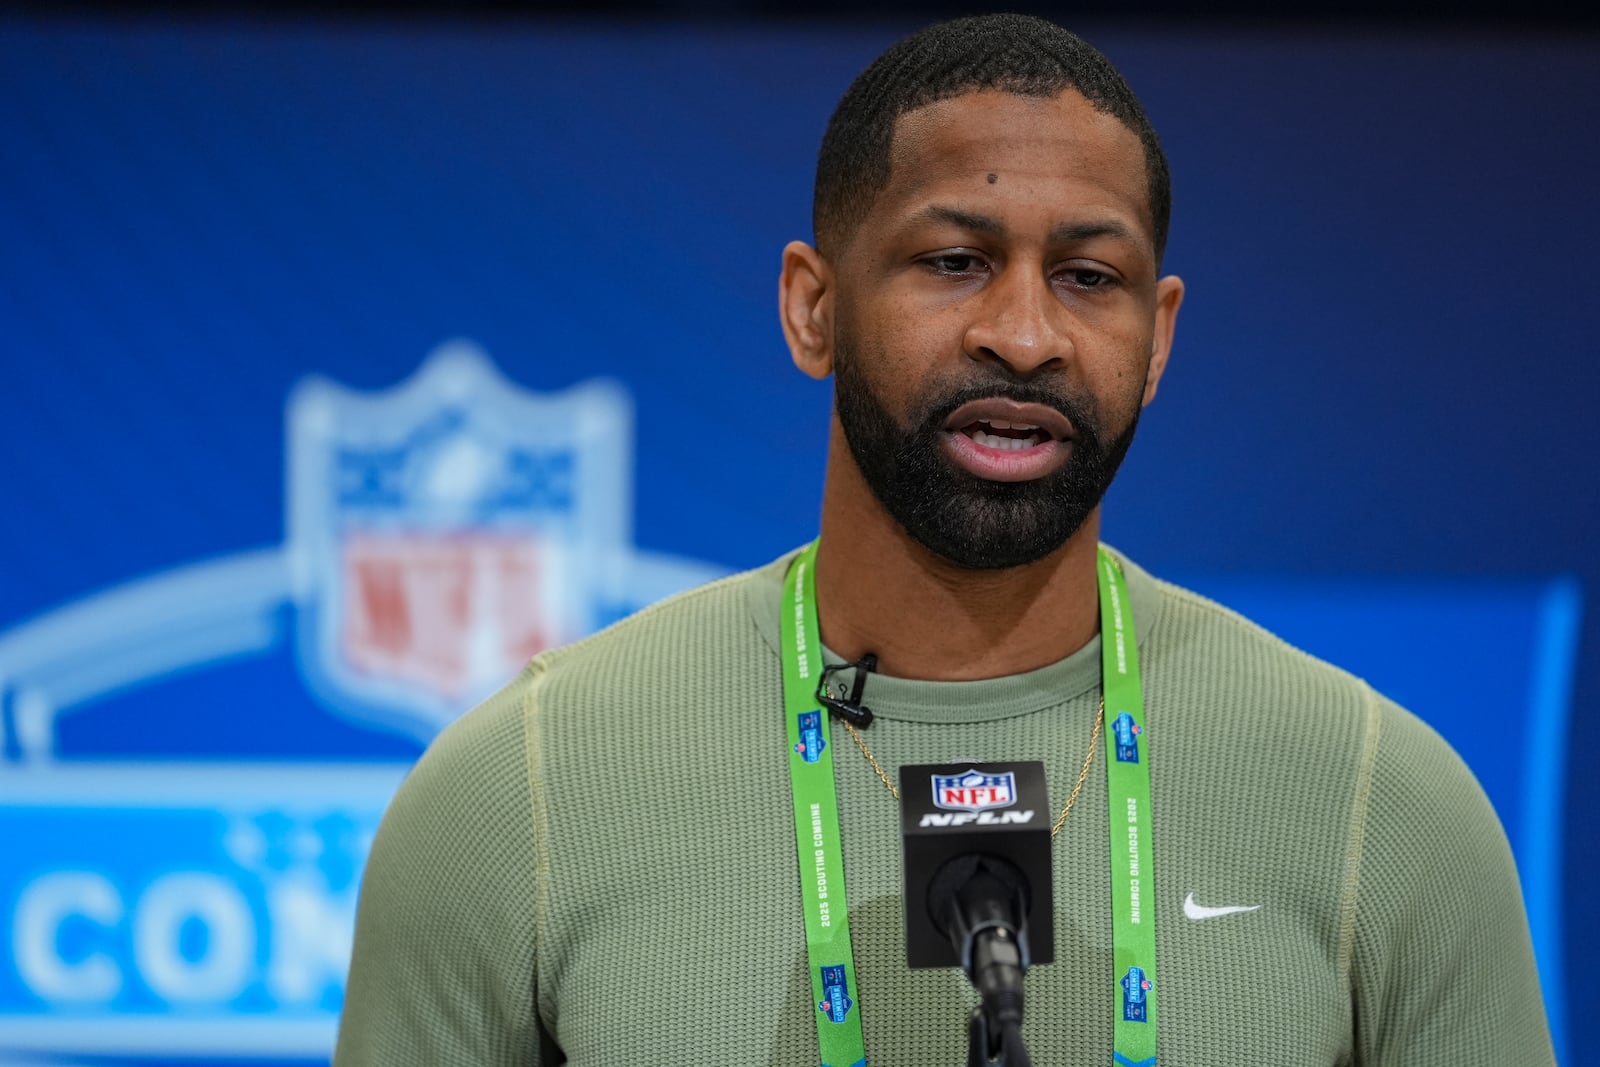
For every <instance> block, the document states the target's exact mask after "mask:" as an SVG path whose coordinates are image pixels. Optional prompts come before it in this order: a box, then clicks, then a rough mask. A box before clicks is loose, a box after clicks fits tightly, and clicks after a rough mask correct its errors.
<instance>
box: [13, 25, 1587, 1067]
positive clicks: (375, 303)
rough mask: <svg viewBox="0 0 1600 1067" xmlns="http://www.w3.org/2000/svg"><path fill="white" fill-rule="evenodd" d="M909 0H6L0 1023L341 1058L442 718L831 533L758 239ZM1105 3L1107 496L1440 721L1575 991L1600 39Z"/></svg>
mask: <svg viewBox="0 0 1600 1067" xmlns="http://www.w3.org/2000/svg"><path fill="white" fill-rule="evenodd" d="M907 28H909V27H907V26H899V25H894V26H890V25H884V26H872V27H864V26H859V25H856V26H848V27H846V26H826V25H815V26H811V25H805V26H802V25H799V24H795V25H789V26H784V27H781V28H755V27H751V28H715V27H704V26H702V27H694V28H691V27H671V26H663V25H652V26H648V27H647V26H639V27H634V28H626V27H624V28H615V27H612V28H606V29H600V28H584V27H574V26H546V25H539V24H529V23H514V24H503V25H497V24H492V23H485V24H446V23H440V24H433V23H422V22H393V23H383V22H376V21H373V22H363V23H351V24H320V23H314V22H294V21H281V22H240V23H226V22H208V23H195V24H182V23H172V24H162V23H118V24H111V23H106V24H100V23H97V22H94V21H92V20H88V21H77V22H61V23H50V22H39V23H31V24H29V23H18V22H13V23H11V24H8V25H5V26H3V27H0V99H3V100H5V101H7V103H6V106H5V107H3V108H0V149H3V152H4V156H3V158H4V163H3V164H0V455H3V456H4V458H5V462H4V464H3V465H0V501H3V506H4V514H5V516H6V519H7V521H5V522H4V523H0V559H3V560H4V563H3V565H0V742H3V748H0V840H4V842H5V843H6V846H7V847H6V848H5V849H3V850H0V852H3V858H0V912H3V913H4V914H3V915H0V919H3V920H4V921H3V924H0V929H4V930H6V931H7V934H6V936H7V938H8V940H7V941H6V942H4V944H6V945H7V946H9V951H8V952H7V953H5V954H4V958H0V1061H3V1060H4V1059H5V1057H6V1056H7V1054H8V1053H10V1054H13V1055H15V1056H17V1057H18V1060H17V1062H34V1060H36V1059H37V1060H44V1061H47V1062H52V1063H66V1062H72V1063H87V1062H104V1061H105V1060H106V1059H107V1058H109V1059H114V1060H120V1059H127V1058H136V1059H139V1060H140V1061H141V1062H165V1061H166V1060H169V1059H174V1058H178V1057H181V1056H184V1055H201V1056H204V1057H210V1058H225V1057H232V1058H239V1057H252V1056H253V1057H256V1058H258V1059H267V1060H274V1061H281V1060H296V1059H297V1060H315V1059H317V1058H318V1057H319V1056H324V1057H325V1050H326V1048H327V1043H328V1040H329V1035H330V1033H331V1021H332V1019H333V1017H334V1013H335V1012H336V1010H337V1006H338V1000H339V987H340V982H341V978H342V969H343V960H344V954H345V953H346V952H347V950H348V937H349V930H348V916H349V910H350V907H351V905H352V903H353V899H354V896H353V895H354V890H355V885H356V879H357V877H358V874H359V863H360V859H361V857H362V856H363V855H364V853H365V848H366V842H367V841H368V839H369V838H370V834H371V832H372V828H373V825H374V824H375V820H376V817H377V814H378V812H379V811H381V807H382V803H383V801H384V799H385V798H386V797H387V795H388V792H389V790H391V789H392V788H393V785H394V783H395V782H396V781H397V780H398V776H399V775H400V774H402V773H403V771H404V767H405V765H406V764H407V763H408V762H409V761H410V760H412V759H414V758H415V756H416V754H417V753H418V752H419V751H420V746H421V744H422V743H423V742H424V741H425V739H426V738H427V737H428V736H431V734H432V733H433V732H434V731H436V730H437V728H438V726H439V725H440V724H441V723H442V722H444V721H447V720H448V718H449V717H450V716H452V715H453V714H456V713H458V712H459V710H460V708H461V707H463V706H465V705H466V704H468V703H470V701H471V700H472V699H473V698H474V697H475V696H476V695H477V694H479V693H481V692H482V691H483V690H484V689H485V688H486V687H488V686H490V685H492V684H493V683H494V681H495V680H498V679H500V678H502V677H504V676H505V675H506V674H507V673H509V671H510V670H511V669H513V668H514V664H515V663H516V662H518V661H519V660H520V659H521V658H522V657H523V656H525V655H526V654H527V652H528V651H530V650H532V649H535V648H537V647H541V646H542V645H544V644H548V643H550V642H552V641H558V640H565V639H568V638H570V637H573V636H577V635H578V634H581V633H583V632H585V631H587V630H589V629H592V628H593V627H595V626H597V625H601V624H603V623H604V622H606V621H608V620H609V619H611V618H615V617H616V616H618V615H619V614H622V613H625V612H626V611H629V610H632V609H633V608H635V607H637V606H639V605H640V604H642V603H645V602H648V601H649V600H651V599H654V598H655V597H658V596H660V595H664V594H665V593H668V592H670V591H672V590H674V589H676V588H681V587H683V586H684V585H687V584H692V583H693V582H695V581H699V580H702V579H703V578H705V577H707V576H710V575H712V574H715V573H719V572H720V571H722V570H726V569H732V568H738V567H744V566H750V565H754V564H758V563H761V562H764V561H766V560H767V559H769V558H771V557H773V556H775V555H777V554H779V553H780V552H782V551H784V550H786V549H788V548H790V547H792V546H794V545H796V544H798V543H799V542H801V541H802V540H804V539H806V538H808V537H809V536H811V535H812V533H813V532H814V528H815V521H816V512H817V506H818V499H819V497H818V492H819V488H820V481H821V467H822V445H823V440H824V433H825V427H826V419H827V404H828V391H827V388H826V386H820V385H817V384H815V383H811V382H810V381H809V380H807V379H804V378H803V377H801V376H800V375H799V374H798V373H797V372H795V371H794V370H793V369H792V368H791V367H790V365H789V363H788V359H787V355H786V353H785V351H784V348H783V345H782V339H781V336H780V334H779V332H778V329H777V326H776V321H775V314H774V310H775V309H774V298H775V281H776V275H777V266H778V261H777V252H778V250H779V249H780V248H781V246H782V245H783V243H784V242H785V241H787V240H789V239H791V238H793V237H796V236H801V237H803V236H806V235H807V233H808V230H809V221H808V217H809V198H810V173H811V168H812V165H813V160H814V154H815V149H816V145H817V141H818V139H819V137H820V134H821V130H822V127H823V124H824V122H825V121H826V117H827V114H828V112H829V110H830V108H831V106H832V104H833V102H834V100H836V98H837V96H838V94H839V93H840V92H841V91H842V90H843V88H844V86H845V85H846V84H847V83H848V81H849V79H850V77H851V76H852V75H853V73H854V72H855V71H856V70H857V69H859V68H860V67H861V66H862V65H864V64H865V63H866V62H867V61H868V60H870V58H871V57H872V56H873V55H874V54H876V52H877V51H879V50H880V49H881V48H882V47H883V46H884V45H885V44H887V43H888V42H889V41H890V40H892V39H893V38H894V37H896V36H898V35H899V34H900V33H901V32H903V31H904V30H905V29H907ZM1081 29H1082V30H1083V32H1085V33H1086V35H1087V36H1089V37H1090V38H1091V40H1093V41H1095V42H1096V43H1097V44H1099V45H1100V46H1101V47H1102V48H1103V49H1105V50H1106V51H1107V52H1108V53H1109V54H1110V55H1111V56H1112V58H1113V59H1114V60H1115V61H1117V62H1118V64H1119V65H1120V66H1121V67H1122V68H1123V70H1124V72H1125V73H1126V74H1127V75H1128V77H1129V80H1130V81H1131V82H1132V83H1133V85H1134V86H1135V88H1136V89H1137V90H1138V91H1139V92H1140V94H1141V96H1142V97H1143V99H1144V100H1145V102H1146V105H1147V107H1148V109H1149V111H1150V113H1151V116H1152V119H1153V121H1154V122H1155V124H1156V127H1157V129H1158V130H1159V131H1160V132H1161V134H1162V137H1163V140H1164V143H1165V145H1166V147H1167V150H1168V153H1169V155H1170V156H1171V159H1172V166H1173V171H1174V175H1175V191H1176V205H1175V216H1174V226H1173V237H1172V241H1171V246H1170V249H1169V252H1168V267H1169V269H1171V270H1173V271H1175V272H1177V273H1180V274H1182V275H1183V276H1184V277H1185V278H1186V280H1187V282H1188V286H1189V296H1188V300H1187V303H1186V305H1185V308H1184V310H1183V313H1182V315H1181V316H1180V320H1179V334H1178V345H1177V348H1176V351H1175V355H1174V357H1173V362H1172V366H1171V369H1170V370H1169V372H1168V377H1167V379H1166V381H1165V382H1164V387H1163V390H1162V394H1161V397H1160V399H1159V401H1158V402H1157V404H1156V405H1155V407H1154V408H1152V409H1151V411H1150V412H1149V413H1148V414H1147V416H1146V418H1145V419H1144V420H1143V422H1142V424H1141V434H1140V441H1139V443H1138V445H1137V446H1136V447H1135V448H1134V451H1133V454H1132V456H1131V457H1130V460H1129V462H1128V464H1127V466H1126V468H1125V470H1124V473H1123V475H1122V476H1121V478H1120V480H1119V482H1118V485H1117V486H1116V487H1115V488H1114V490H1113V493H1112V497H1111V500H1110V502H1109V505H1108V512H1107V536H1108V539H1109V540H1111V541H1112V542H1114V543H1116V544H1117V545H1118V546H1119V547H1120V548H1122V549H1124V550H1126V551H1128V552H1130V553H1131V554H1132V555H1133V556H1134V557H1135V558H1136V559H1138V560H1139V561H1140V562H1141V563H1143V564H1144V565H1145V566H1147V567H1149V568H1151V569H1153V570H1154V571H1156V572H1157V573H1158V574H1163V575H1165V576H1168V577H1173V578H1177V579H1179V580H1184V581H1190V582H1192V583H1193V584H1196V585H1197V586H1199V587H1200V588H1202V589H1203V590H1205V591H1207V592H1210V593H1212V594H1214V595H1216V596H1218V597H1219V598H1221V599H1223V600H1224V601H1227V602H1230V603H1233V604H1235V605H1237V606H1240V607H1241V608H1244V609H1246V610H1248V611H1250V612H1252V613H1253V614H1255V615H1256V616H1257V617H1259V618H1260V619H1261V620H1262V621H1263V622H1266V623H1268V624H1269V625H1272V626H1274V627H1276V628H1278V629H1279V630H1280V631H1281V632H1284V633H1285V635H1286V636H1289V637H1290V638H1291V639H1294V640H1297V641H1299V642H1301V643H1303V644H1305V645H1306V646H1308V647H1311V648H1312V649H1313V650H1317V651H1321V652H1323V653H1325V654H1327V655H1330V656H1332V657H1333V658H1335V659H1337V660H1339V661H1341V662H1343V663H1345V664H1347V665H1350V666H1353V667H1356V668H1357V669H1359V670H1361V671H1363V672H1365V673H1367V674H1368V675H1369V676H1370V677H1372V679H1373V680H1374V682H1375V683H1376V684H1378V685H1379V686H1380V687H1381V688H1384V689H1385V690H1386V691H1388V692H1390V693H1392V694H1393V695H1395V696H1396V697H1398V698H1399V699H1401V700H1402V701H1404V702H1406V703H1408V704H1409V705H1411V706H1412V707H1414V708H1416V709H1417V710H1418V711H1419V712H1421V713H1423V714H1424V715H1425V716H1426V717H1428V718H1429V719H1430V720H1431V721H1433V722H1435V724H1436V725H1438V726H1439V727H1440V729H1441V730H1442V731H1444V732H1445V733H1446V735H1447V736H1448V737H1450V739H1451V740H1452V742H1453V743H1455V744H1456V745H1457V747H1458V748H1459V749H1460V750H1461V751H1462V752H1463V754H1464V755H1465V756H1466V757H1467V758H1468V760H1469V762H1471V763H1472V764H1473V765H1474V768H1475V769H1476V770H1477V771H1478V773H1479V775H1480V777H1481V778H1482V779H1483V780H1484V782H1485V785H1486V786H1487V787H1488V788H1489V790H1490V792H1491V795H1492V796H1493V797H1494V799H1495V801H1496V804H1497V806H1498V807H1499V808H1500V811H1501V814H1502V818H1503V819H1504V821H1505V822H1506V824H1507V828H1508V830H1509V831H1510V832H1511V834H1512V837H1513V841H1514V844H1515V846H1516V849H1517V853H1518V859H1519V864H1520V866H1521V869H1522V871H1523V876H1524V881H1525V889H1526V891H1527V892H1528V895H1529V899H1530V906H1531V907H1532V908H1533V911H1534V922H1535V934H1536V937H1537V938H1538V939H1539V948H1540V953H1541V962H1542V964H1543V967H1544V971H1545V974H1546V995H1547V998H1549V1001H1550V1003H1551V1006H1552V1010H1553V1012H1554V1017H1555V1020H1556V1021H1557V1023H1558V1024H1559V1023H1560V1022H1561V1020H1562V1018H1563V1010H1565V1011H1566V1012H1567V1013H1568V1014H1575V1015H1576V1016H1577V1017H1580V1018H1581V1017H1583V1014H1584V1013H1585V1012H1590V1013H1592V1012H1593V1011H1594V1010H1596V1009H1600V994H1597V993H1596V992H1595V991H1594V990H1593V988H1592V986H1585V985H1584V984H1583V983H1581V982H1578V983H1569V982H1567V981H1566V974H1567V972H1566V970H1565V969H1564V968H1565V967H1567V966H1569V965H1570V967H1571V973H1572V974H1574V975H1581V970H1580V968H1581V966H1582V963H1583V962H1584V956H1585V954H1584V952H1583V949H1584V948H1586V947H1587V946H1588V945H1592V944H1594V943H1595V939H1596V936H1597V934H1600V920H1595V919H1593V918H1590V917H1589V913H1588V911H1587V910H1586V909H1585V908H1583V907H1581V906H1580V905H1581V903H1582V894H1583V893H1584V892H1585V891H1586V886H1587V883H1588V881H1589V876H1590V875H1591V874H1592V873H1593V871H1594V870H1595V867H1596V864H1597V863H1600V843H1597V841H1596V837H1595V835H1594V834H1592V833H1591V832H1590V829H1589V828H1590V827H1591V826H1592V824H1593V822H1594V820H1595V818H1596V816H1597V815H1600V786H1597V785H1596V784H1595V782H1594V781H1593V776H1587V775H1583V774H1581V773H1579V774H1576V775H1574V776H1573V778H1572V780H1571V783H1570V788H1568V783H1567V781H1566V770H1567V767H1568V766H1569V763H1570V765H1571V766H1573V767H1576V768H1579V769H1580V770H1581V768H1582V767H1583V766H1584V764H1585V761H1586V759H1587V757H1589V756H1592V755H1593V754H1595V752H1596V750H1597V749H1600V731H1597V728H1596V726H1595V724H1594V722H1593V721H1592V718H1593V717H1592V716H1591V715H1586V714H1584V711H1585V709H1589V708H1592V707H1594V705H1595V702H1596V701H1595V695H1596V692H1597V684H1600V683H1597V679H1596V676H1597V674H1600V670H1597V668H1600V641H1597V638H1596V628H1595V627H1593V626H1592V625H1584V624H1582V623H1581V616H1582V604H1583V597H1584V594H1585V591H1589V592H1590V593H1591V594H1592V591H1593V590H1594V589H1596V588H1600V558H1597V557H1596V554H1595V553H1594V551H1593V548H1592V546H1593V544H1594V535H1595V518H1596V512H1597V510H1600V509H1597V507H1596V503H1595V492H1594V489H1593V485H1594V475H1593V473H1592V466H1593V464H1594V463H1595V461H1596V458H1597V457H1600V429H1597V424H1596V422H1595V420H1594V419H1593V418H1592V416H1591V414H1590V410H1589V409H1590V407H1591V406H1592V404H1593V402H1594V400H1595V399H1596V396H1597V385H1600V370H1597V367H1600V359H1597V357H1600V352H1597V351H1596V347H1597V346H1596V343H1595V341H1594V340H1593V336H1592V333H1591V331H1590V330H1589V329H1588V328H1587V327H1588V321H1587V320H1588V319H1589V317H1591V315H1592V311H1593V304H1594V301H1593V297H1592V295H1591V286H1590V285H1589V281H1588V278H1587V274H1586V258H1587V253H1588V251H1589V249H1591V248H1593V247H1595V246H1596V243H1597V239H1600V217H1597V214H1596V212H1595V210H1594V208H1593V205H1592V183H1593V179H1592V175H1593V173H1594V172H1595V164H1596V162H1597V159H1596V156H1597V154H1600V149H1597V147H1596V143H1595V140H1594V138H1593V134H1592V121H1593V116H1594V115H1595V114H1596V113H1597V108H1600V73H1597V72H1600V44H1597V43H1596V42H1595V41H1594V40H1593V39H1592V38H1591V39H1587V40H1584V39H1579V40H1558V39H1554V38H1542V37H1535V36H1529V35H1518V34H1515V33H1498V34H1496V35H1494V36H1488V35H1473V34H1467V33H1459V34H1454V35H1447V36H1439V35H1434V36H1423V35H1410V36H1389V37H1379V36H1376V35H1373V34H1370V33H1363V32H1357V31H1341V32H1331V31H1322V32H1318V33H1316V34H1310V33H1304V34H1296V33H1289V32H1284V31H1267V30H1263V29H1246V28H1238V27H1235V28H1233V29H1230V30H1228V31H1227V32H1223V31H1214V32H1205V33H1200V32H1189V33H1183V34H1179V33H1176V32H1172V31H1155V30H1134V29H1130V28H1125V27H1124V28H1117V27H1095V26H1087V27H1081ZM1397 635H1409V637H1410V638H1413V639H1417V640H1418V647H1419V648H1420V649H1421V653H1420V656H1419V659H1418V660H1417V661H1416V662H1414V663H1411V664H1409V665H1408V664H1407V663H1405V662H1403V661H1402V660H1401V659H1400V657H1397V656H1396V655H1395V654H1394V648H1395V640H1396V639H1397ZM1563 885H1564V886H1565V890H1566V897H1565V899H1566V900H1567V901H1568V902H1569V905H1570V906H1569V907H1567V908H1562V906H1561V904H1562V900H1563ZM1563 915H1564V917H1563ZM1563 950H1565V956H1566V962H1565V963H1564V962H1563V960H1562V956H1563ZM1586 1055H1588V1054H1587V1053H1586V1050H1584V1049H1582V1048H1580V1047H1574V1048H1572V1049H1571V1050H1570V1052H1569V1054H1568V1056H1567V1057H1566V1059H1565V1062H1569V1063H1584V1062H1596V1063H1600V1059H1595V1058H1593V1057H1592V1056H1591V1057H1590V1058H1588V1059H1586V1058H1585V1057H1586Z"/></svg>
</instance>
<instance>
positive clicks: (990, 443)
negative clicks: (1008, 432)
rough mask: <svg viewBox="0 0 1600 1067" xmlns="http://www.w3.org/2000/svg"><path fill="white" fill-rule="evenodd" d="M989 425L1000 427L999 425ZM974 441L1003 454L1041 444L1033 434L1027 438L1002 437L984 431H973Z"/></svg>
mask: <svg viewBox="0 0 1600 1067" xmlns="http://www.w3.org/2000/svg"><path fill="white" fill-rule="evenodd" d="M989 425H991V426H998V424H997V423H990V424H989ZM972 439H973V440H974V441H976V442H978V444H980V445H982V446H983V447H985V448H995V449H999V450H1000V451H1002V452H1021V451H1023V450H1024V449H1028V448H1032V447H1033V446H1034V445H1036V444H1038V443H1039V438H1038V436H1037V435H1033V434H1030V435H1029V436H1027V437H1001V436H1000V435H999V434H993V433H984V432H983V431H982V430H975V431H973V434H972Z"/></svg>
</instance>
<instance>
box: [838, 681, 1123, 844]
mask: <svg viewBox="0 0 1600 1067" xmlns="http://www.w3.org/2000/svg"><path fill="white" fill-rule="evenodd" d="M839 721H840V722H841V723H844V728H845V729H846V730H849V731H850V740H852V741H854V742H855V743H856V747H857V748H859V749H860V750H861V754H862V755H863V756H865V757H867V762H868V763H870V764H872V769H873V770H875V771H877V772H878V780H879V781H881V782H882V783H883V785H884V788H886V789H888V790H889V793H890V794H891V795H892V796H893V797H894V798H895V799H896V800H899V799H900V790H899V788H898V787H897V786H896V785H895V784H894V782H892V781H891V780H890V779H889V776H888V775H887V774H885V773H884V771H883V767H882V766H880V765H879V763H878V760H877V757H875V756H873V754H872V749H870V748H868V747H867V742H866V739H865V738H863V737H862V736H861V731H860V730H857V729H856V728H855V726H854V725H852V724H851V723H850V722H849V720H847V719H840V720H839ZM1105 721H1106V697H1105V694H1104V693H1102V694H1100V710H1099V711H1097V712H1096V713H1095V717H1094V731H1093V732H1092V733H1090V734H1089V752H1088V755H1086V756H1084V757H1083V766H1082V767H1081V768H1079V770H1078V780H1077V781H1076V782H1074V783H1073V784H1072V792H1071V793H1069V794H1067V805H1066V807H1064V808H1062V809H1061V814H1060V815H1057V816H1056V821H1055V825H1054V826H1052V827H1050V840H1052V841H1054V840H1055V839H1056V835H1057V834H1059V833H1060V832H1061V827H1062V825H1063V824H1065V823H1066V821H1067V816H1068V815H1071V814H1072V805H1074V804H1076V803H1077V802H1078V794H1079V793H1081V792H1083V783H1084V782H1085V781H1086V780H1088V777H1089V765H1090V764H1092V763H1093V762H1094V752H1095V749H1096V748H1097V747H1099V745H1100V729H1101V727H1102V726H1104V725H1105Z"/></svg>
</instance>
